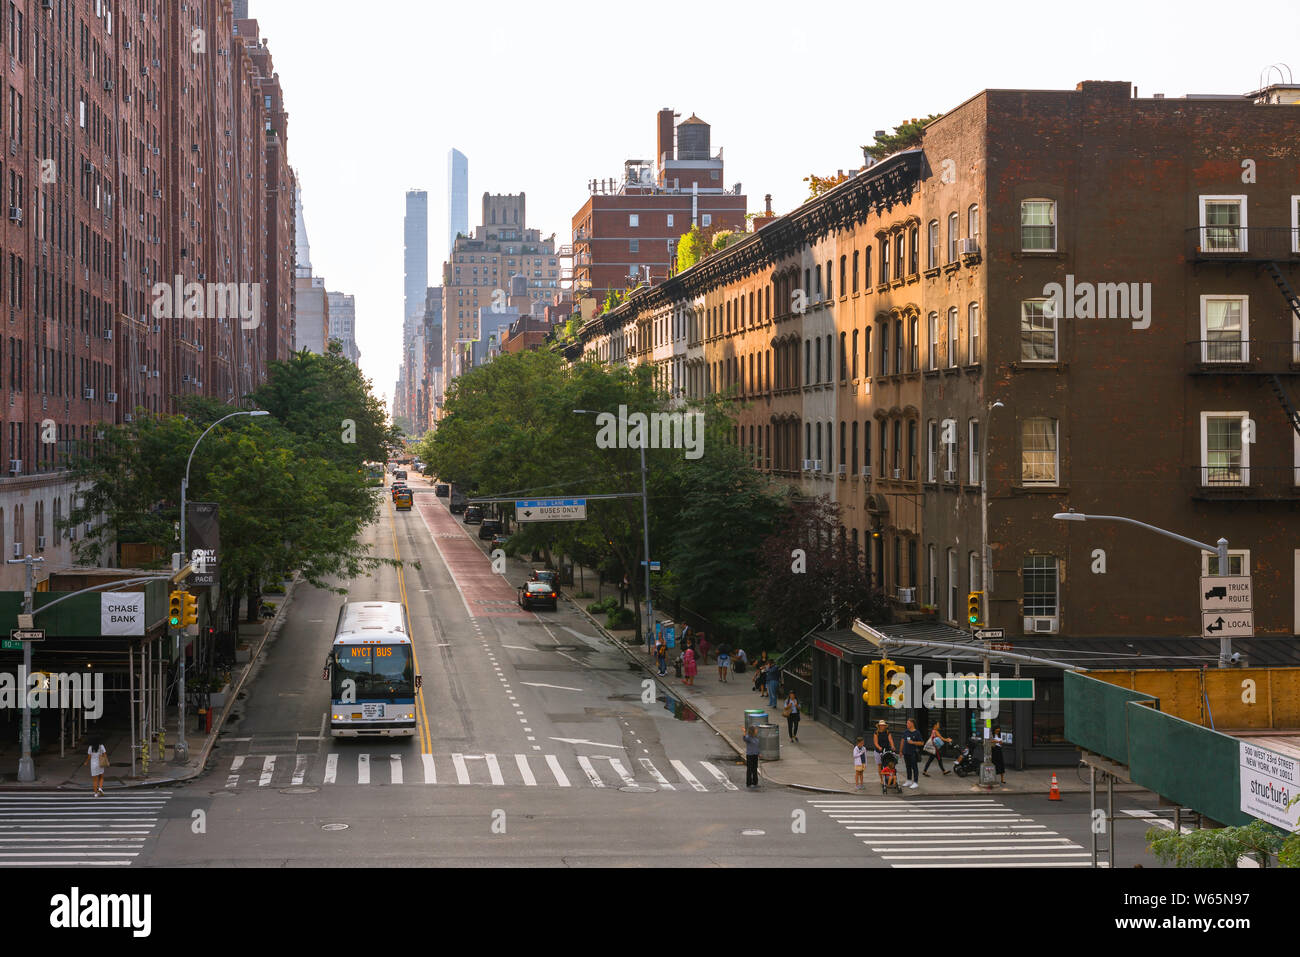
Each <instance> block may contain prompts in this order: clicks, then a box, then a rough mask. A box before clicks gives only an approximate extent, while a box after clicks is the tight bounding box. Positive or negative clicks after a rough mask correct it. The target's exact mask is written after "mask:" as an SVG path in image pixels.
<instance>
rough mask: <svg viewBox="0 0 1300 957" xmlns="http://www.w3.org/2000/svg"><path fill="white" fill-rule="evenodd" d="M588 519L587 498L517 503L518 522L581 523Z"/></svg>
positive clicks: (524, 500)
mask: <svg viewBox="0 0 1300 957" xmlns="http://www.w3.org/2000/svg"><path fill="white" fill-rule="evenodd" d="M586 517H587V500H586V499H585V498H535V499H523V500H520V501H517V502H515V521H518V522H580V521H583V520H585V519H586Z"/></svg>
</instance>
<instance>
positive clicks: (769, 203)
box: [763, 193, 772, 216]
mask: <svg viewBox="0 0 1300 957" xmlns="http://www.w3.org/2000/svg"><path fill="white" fill-rule="evenodd" d="M763 202H765V203H767V212H766V213H765V214H764V215H766V216H771V215H772V194H771V193H768V194H767V195H766V196H764V197H763Z"/></svg>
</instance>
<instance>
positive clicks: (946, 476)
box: [943, 469, 957, 482]
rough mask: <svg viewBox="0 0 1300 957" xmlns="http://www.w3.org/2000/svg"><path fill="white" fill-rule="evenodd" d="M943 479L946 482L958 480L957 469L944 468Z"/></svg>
mask: <svg viewBox="0 0 1300 957" xmlns="http://www.w3.org/2000/svg"><path fill="white" fill-rule="evenodd" d="M943 480H944V481H945V482H955V481H957V470H956V469H944V470H943Z"/></svg>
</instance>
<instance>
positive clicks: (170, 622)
mask: <svg viewBox="0 0 1300 957" xmlns="http://www.w3.org/2000/svg"><path fill="white" fill-rule="evenodd" d="M184 617H185V592H183V591H174V592H172V593H171V594H170V595H169V596H168V598H167V626H168V627H169V628H179V627H181V619H182V618H184Z"/></svg>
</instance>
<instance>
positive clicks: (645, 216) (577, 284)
mask: <svg viewBox="0 0 1300 957" xmlns="http://www.w3.org/2000/svg"><path fill="white" fill-rule="evenodd" d="M676 115H677V114H675V113H673V111H672V110H671V109H663V110H660V111H659V113H658V116H657V118H656V120H657V122H656V131H655V133H656V150H655V158H654V160H653V161H646V160H638V159H630V160H627V161H626V162H625V163H624V164H623V177H622V179H618V178H617V177H615V178H613V179H603V180H600V179H593V180H590V181H589V182H588V184H587V188H588V192H589V193H590V195H589V196H588V197H587V200H586V201H585V202H584V203H583V204H582V206H581V208H579V210H578V211H577V212H576V213H575V214H574V216H573V245H572V247H571V248H570V250H565V252H571V253H572V258H573V288H574V295H575V297H581V296H592V297H594V298H595V299H596V301H597V302H598V303H599V302H604V300H605V296H606V294H607V293H608V292H609V290H610V289H614V290H616V291H618V292H619V293H622V292H623V291H624V290H625V289H629V288H633V287H635V286H636V284H637V282H647V281H648V282H654V281H658V280H662V279H664V278H666V277H667V276H668V274H669V272H670V271H671V267H672V264H673V263H674V262H675V260H676V257H677V252H676V250H677V242H678V240H679V239H681V236H682V234H683V233H685V232H687V231H689V230H690V228H691V226H692V225H698V226H699V227H700V228H702V229H703V228H708V227H710V226H712V227H721V228H727V229H734V230H743V229H744V228H745V215H746V208H747V206H746V203H747V200H746V198H745V196H744V194H743V193H741V191H740V184H739V183H737V184H734V185H733V186H732V187H731V188H728V187H727V186H726V181H725V179H724V169H723V161H722V150H721V149H719V150H718V152H717V154H716V155H714V153H713V152H712V147H711V145H710V138H711V135H712V133H711V128H710V126H709V124H708V123H706V122H704V121H703V120H701V119H700V118H699V117H698V116H695V115H694V114H692V115H691V116H690V117H689V118H688V119H685V120H683V121H682V122H681V123H679V124H677V125H676V126H675V127H674V125H673V120H674V119H675V117H676ZM566 258H568V257H567V256H566Z"/></svg>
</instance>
